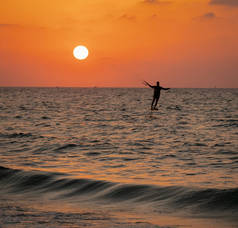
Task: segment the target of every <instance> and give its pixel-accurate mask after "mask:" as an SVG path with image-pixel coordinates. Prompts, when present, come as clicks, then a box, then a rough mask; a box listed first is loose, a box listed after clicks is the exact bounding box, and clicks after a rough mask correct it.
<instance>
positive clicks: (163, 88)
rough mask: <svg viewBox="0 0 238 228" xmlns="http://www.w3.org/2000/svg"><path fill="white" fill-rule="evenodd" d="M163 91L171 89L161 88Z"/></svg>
mask: <svg viewBox="0 0 238 228" xmlns="http://www.w3.org/2000/svg"><path fill="white" fill-rule="evenodd" d="M161 89H163V90H169V89H170V88H164V87H161Z"/></svg>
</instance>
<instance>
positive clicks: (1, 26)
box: [0, 24, 24, 28]
mask: <svg viewBox="0 0 238 228" xmlns="http://www.w3.org/2000/svg"><path fill="white" fill-rule="evenodd" d="M23 27H24V26H22V25H19V24H0V28H23Z"/></svg>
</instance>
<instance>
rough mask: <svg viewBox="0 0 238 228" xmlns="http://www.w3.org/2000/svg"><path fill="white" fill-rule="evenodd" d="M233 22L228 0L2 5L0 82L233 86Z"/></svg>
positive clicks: (235, 10) (237, 20)
mask: <svg viewBox="0 0 238 228" xmlns="http://www.w3.org/2000/svg"><path fill="white" fill-rule="evenodd" d="M237 26H238V4H237V5H229V1H228V3H227V4H223V5H219V4H212V0H202V1H195V0H193V1H190V0H183V1H180V0H179V1H178V0H171V1H165V0H157V1H156V0H154V1H146V0H122V1H120V2H112V1H109V0H95V1H93V2H88V1H82V0H79V1H74V0H70V1H68V2H67V3H66V2H64V1H56V0H52V1H50V2H48V1H46V0H42V1H37V2H34V4H33V3H32V1H30V0H22V1H17V0H12V1H9V2H4V3H3V4H2V5H1V9H0V58H1V61H0V86H116V87H123V86H126V87H140V86H142V84H141V80H142V79H147V80H148V81H151V82H153V81H157V80H160V81H161V83H162V84H163V85H165V86H168V87H214V86H216V87H238V78H237V75H238V68H237V64H236V59H237V58H238V56H237V55H238V54H237V53H238V42H237V37H238V30H237ZM79 43H82V44H85V45H86V46H87V47H88V48H89V49H90V57H89V58H87V61H75V58H74V56H72V50H73V48H74V47H76V46H77V45H78V44H79Z"/></svg>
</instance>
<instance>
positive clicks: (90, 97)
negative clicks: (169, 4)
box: [0, 88, 238, 227]
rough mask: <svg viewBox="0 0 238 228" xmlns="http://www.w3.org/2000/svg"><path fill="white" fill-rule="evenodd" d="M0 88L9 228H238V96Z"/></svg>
mask: <svg viewBox="0 0 238 228" xmlns="http://www.w3.org/2000/svg"><path fill="white" fill-rule="evenodd" d="M152 94H153V91H152V90H151V89H150V88H0V121H1V122H0V162H1V163H0V166H1V167H0V187H1V188H0V191H1V197H0V225H2V226H3V227H32V226H36V227H83V226H87V227H178V226H188V227H189V226H190V227H238V221H237V220H236V217H237V215H238V175H237V174H238V89H216V88H214V89H171V90H168V91H162V92H161V98H160V100H159V104H158V110H156V111H151V110H150V104H151V100H152Z"/></svg>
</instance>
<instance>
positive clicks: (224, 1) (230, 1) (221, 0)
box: [210, 0, 238, 7]
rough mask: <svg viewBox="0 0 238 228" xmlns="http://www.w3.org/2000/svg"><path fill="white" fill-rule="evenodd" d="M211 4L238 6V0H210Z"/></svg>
mask: <svg viewBox="0 0 238 228" xmlns="http://www.w3.org/2000/svg"><path fill="white" fill-rule="evenodd" d="M210 4H211V5H223V6H231V7H238V0H210Z"/></svg>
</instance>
